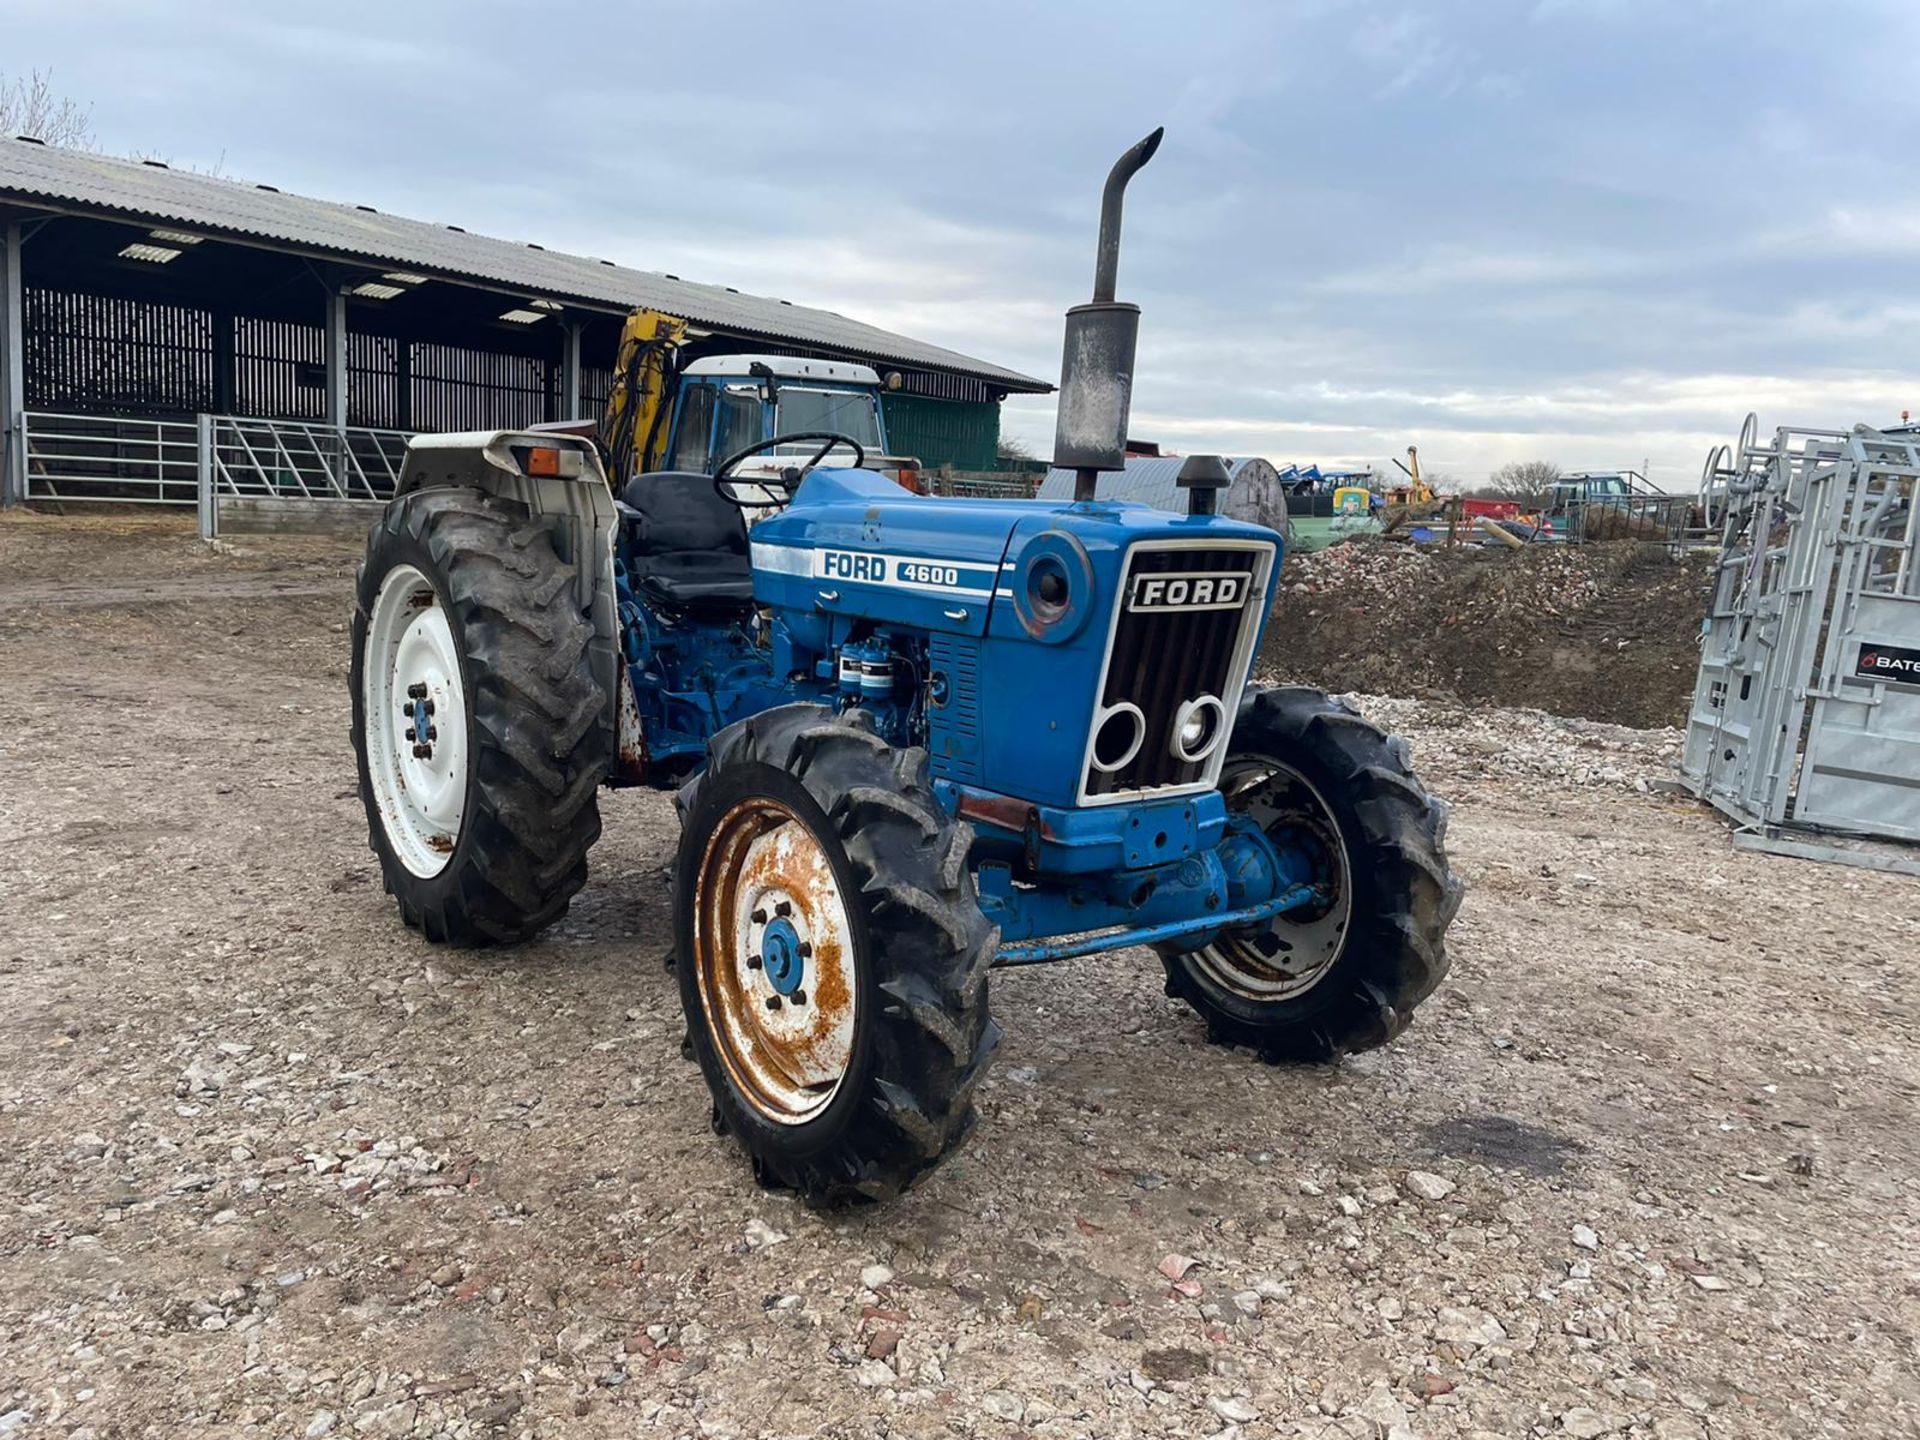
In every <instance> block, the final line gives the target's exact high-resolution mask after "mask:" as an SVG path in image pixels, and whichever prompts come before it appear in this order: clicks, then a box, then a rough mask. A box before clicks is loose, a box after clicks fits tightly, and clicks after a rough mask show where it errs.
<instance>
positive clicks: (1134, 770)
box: [1084, 545, 1273, 799]
mask: <svg viewBox="0 0 1920 1440" xmlns="http://www.w3.org/2000/svg"><path fill="white" fill-rule="evenodd" d="M1272 554H1273V552H1272V551H1271V550H1270V549H1266V548H1261V549H1235V550H1227V549H1211V548H1208V549H1193V548H1169V549H1159V548H1154V547H1152V546H1151V545H1136V546H1135V547H1134V548H1133V550H1132V551H1131V552H1130V553H1129V554H1128V556H1127V568H1126V576H1125V581H1124V583H1123V584H1122V586H1121V593H1120V595H1119V597H1118V598H1117V599H1116V601H1115V604H1116V605H1117V606H1118V607H1119V613H1118V614H1117V616H1116V617H1115V621H1114V629H1113V642H1112V647H1111V649H1110V650H1109V651H1108V656H1107V673H1106V681H1105V684H1104V686H1103V688H1102V691H1101V696H1100V706H1099V709H1098V710H1097V711H1096V712H1095V719H1096V721H1097V719H1098V716H1099V715H1101V714H1104V713H1105V712H1106V711H1107V710H1109V709H1111V708H1112V707H1113V706H1115V705H1120V704H1125V703H1131V704H1134V705H1137V706H1139V707H1140V711H1141V713H1142V715H1144V716H1145V719H1146V738H1145V739H1144V740H1143V741H1142V743H1141V745H1140V748H1139V751H1138V752H1137V753H1136V754H1135V755H1134V756H1133V758H1132V759H1131V760H1129V761H1128V762H1127V763H1126V764H1125V765H1123V766H1121V767H1120V768H1119V769H1118V770H1114V771H1111V772H1104V771H1101V770H1099V769H1098V768H1096V767H1095V766H1094V764H1093V763H1092V757H1091V755H1089V757H1088V761H1087V767H1086V772H1085V786H1084V794H1085V795H1086V796H1087V798H1089V799H1092V798H1095V797H1098V796H1102V795H1122V794H1127V793H1130V792H1134V791H1140V790H1163V789H1168V788H1173V787H1178V786H1188V785H1200V784H1203V783H1211V780H1212V777H1213V776H1215V775H1217V774H1218V766H1219V761H1220V755H1221V751H1222V750H1224V748H1225V746H1224V744H1223V745H1221V746H1219V747H1217V748H1216V749H1215V750H1214V752H1213V753H1212V754H1210V755H1208V756H1206V757H1205V758H1203V759H1201V760H1198V761H1183V760H1181V759H1180V758H1178V757H1177V756H1176V755H1175V754H1174V753H1173V752H1172V750H1171V749H1170V748H1169V744H1168V742H1169V741H1170V739H1171V738H1172V732H1173V720H1174V714H1175V712H1176V711H1177V710H1178V709H1179V707H1180V705H1181V703H1182V702H1183V701H1186V700H1190V699H1193V698H1194V697H1196V696H1199V695H1203V694H1205V695H1213V696H1217V697H1218V698H1219V699H1220V700H1221V702H1222V703H1223V705H1224V706H1225V708H1226V718H1227V722H1228V723H1229V724H1231V722H1232V718H1233V714H1234V710H1235V708H1236V705H1237V703H1238V701H1239V690H1240V686H1241V685H1242V684H1243V683H1244V679H1245V671H1246V667H1247V664H1248V661H1249V659H1250V656H1249V655H1248V654H1247V653H1246V649H1247V647H1250V646H1251V644H1252V639H1253V635H1254V633H1255V632H1256V631H1257V629H1258V627H1259V623H1260V610H1261V606H1262V605H1263V604H1264V602H1265V595H1266V587H1265V584H1264V583H1263V582H1264V580H1265V578H1266V577H1265V571H1266V567H1267V565H1268V564H1269V563H1270V560H1271V556H1272ZM1219 575H1236V576H1245V577H1246V580H1245V582H1244V594H1245V598H1244V599H1243V600H1242V601H1241V602H1240V603H1239V604H1238V605H1237V606H1236V607H1234V608H1232V609H1217V610H1207V609H1186V610H1139V609H1134V608H1132V607H1131V606H1130V604H1129V600H1130V597H1132V596H1133V594H1134V586H1135V582H1136V581H1137V580H1139V579H1140V578H1141V577H1149V578H1152V577H1161V576H1165V577H1180V576H1219Z"/></svg>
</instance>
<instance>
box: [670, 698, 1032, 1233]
mask: <svg viewBox="0 0 1920 1440" xmlns="http://www.w3.org/2000/svg"><path fill="white" fill-rule="evenodd" d="M679 803H680V812H681V827H682V828H681V841H680V855H679V861H678V864H677V866H676V869H675V878H676V894H675V932H676V962H675V968H676V970H677V972H678V976H679V983H680V1001H681V1006H682V1008H683V1009H684V1011H685V1013H686V1017H687V1029H688V1036H689V1039H690V1042H691V1045H692V1049H693V1054H694V1058H695V1059H697V1060H698V1061H699V1064H700V1068H701V1071H702V1073H703V1074H704V1075H705V1077H706V1081H707V1086H708V1089H709V1090H710V1091H711V1092H712V1094H713V1102H714V1121H715V1125H716V1128H719V1129H721V1130H725V1131H727V1132H730V1133H731V1134H733V1135H734V1136H735V1137H736V1138H737V1139H738V1140H739V1141H740V1143H741V1144H742V1145H743V1146H744V1147H745V1149H746V1151H747V1153H748V1155H749V1156H750V1157H751V1159H752V1161H753V1166H754V1172H755V1174H756V1175H757V1176H758V1177H759V1178H760V1179H761V1181H762V1182H763V1183H765V1184H769V1185H778V1186H784V1187H789V1188H792V1189H794V1190H797V1191H799V1192H800V1194H801V1196H802V1198H804V1199H805V1200H806V1201H807V1202H808V1203H809V1204H812V1205H834V1204H841V1203H846V1202H850V1201H856V1200H863V1199H867V1200H872V1199H885V1198H888V1197H890V1196H893V1195H896V1194H898V1193H900V1192H901V1191H902V1190H905V1189H907V1188H908V1187H909V1186H911V1185H913V1184H914V1183H915V1182H917V1181H918V1180H919V1179H920V1178H921V1177H922V1176H923V1175H925V1174H926V1173H927V1172H928V1171H930V1170H931V1169H933V1167H934V1166H936V1165H938V1164H939V1163H940V1162H941V1161H942V1160H943V1159H944V1158H945V1157H946V1156H947V1155H949V1154H951V1153H952V1152H953V1150H954V1149H955V1148H957V1147H958V1146H959V1144H960V1143H961V1142H962V1141H963V1140H964V1139H965V1138H966V1136H967V1134H968V1133H969V1132H970V1131H971V1130H972V1128H973V1125H974V1109H973V1102H972V1095H973V1090H974V1087H975V1085H977V1084H978V1082H979V1080H980V1077H981V1075H982V1074H983V1073H984V1071H985V1068H986V1064H987V1060H988V1057H989V1056H990V1055H991V1054H992V1052H993V1050H994V1047H995V1046H996V1045H997V1044H998V1042H999V1035H1000V1032H999V1027H998V1026H996V1025H995V1024H994V1023H993V1021H992V1020H991V1019H990V1018H989V1016H988V1013H987V966H988V964H989V962H990V961H991V960H992V957H993V951H994V937H995V933H996V932H995V931H994V930H993V929H992V927H991V926H989V925H988V924H987V922H986V920H985V919H984V917H982V915H981V914H980V909H979V906H978V905H977V904H976V903H975V901H974V898H973V894H972V889H971V883H970V877H969V875H968V871H967V865H966V859H967V850H968V847H969V846H970V845H971V843H972V832H971V830H970V828H969V827H968V826H966V825H965V824H963V823H959V822H956V821H954V820H952V819H950V818H949V817H948V816H947V815H946V813H945V812H944V811H943V810H942V809H941V808H940V806H939V805H938V803H937V802H936V801H935V800H934V797H933V793H932V789H931V787H930V785H929V783H928V779H927V757H926V752H925V751H924V750H920V749H913V750H894V749H892V748H891V747H889V746H888V745H887V744H886V743H885V742H884V741H882V740H881V739H880V738H879V737H878V736H876V735H875V734H874V733H873V731H872V730H871V729H870V728H868V726H867V724H866V722H865V717H864V716H859V715H850V716H834V715H832V714H830V713H829V712H827V711H825V710H822V709H820V708H819V707H817V706H812V705H789V706H783V707H781V708H779V709H775V710H770V711H767V712H765V713H764V714H761V715H757V716H754V717H753V718H752V719H750V720H746V721H743V722H741V723H740V724H738V725H734V726H731V727H729V728H728V729H727V730H724V731H722V732H721V733H720V734H719V735H717V736H716V737H715V738H714V741H713V744H712V747H711V752H710V761H709V764H708V766H707V768H706V770H705V771H703V772H702V773H701V775H700V776H699V777H698V778H697V779H695V780H694V781H693V782H691V783H690V784H689V785H688V786H687V787H686V788H685V789H684V790H682V791H681V792H680V801H679Z"/></svg>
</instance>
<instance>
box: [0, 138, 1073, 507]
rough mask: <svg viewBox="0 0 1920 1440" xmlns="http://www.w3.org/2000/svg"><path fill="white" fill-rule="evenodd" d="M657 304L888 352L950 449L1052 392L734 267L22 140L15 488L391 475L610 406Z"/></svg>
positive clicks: (977, 458) (912, 419) (12, 179)
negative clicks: (701, 273) (628, 339)
mask: <svg viewBox="0 0 1920 1440" xmlns="http://www.w3.org/2000/svg"><path fill="white" fill-rule="evenodd" d="M635 307H645V308H648V309H652V310H658V311H661V312H663V313H665V314H669V315H674V316H678V317H680V318H682V319H685V320H686V321H688V322H689V324H690V325H691V326H692V327H693V328H692V331H691V333H692V334H693V336H694V338H695V343H694V345H693V346H692V347H691V349H690V353H689V354H688V355H687V358H689V359H697V358H699V357H700V356H702V355H710V354H719V353H725V352H728V351H732V352H739V351H741V350H751V351H754V352H757V353H769V352H771V353H776V354H786V355H796V356H804V357H811V358H818V359H830V360H852V361H857V362H859V363H861V364H865V365H870V366H872V367H873V368H874V369H875V370H877V371H879V372H880V374H881V375H882V376H884V377H886V381H887V384H888V386H889V391H888V394H887V397H886V400H885V402H884V404H885V414H886V419H887V428H888V433H889V439H890V441H891V445H892V448H893V449H894V450H895V451H896V452H898V453H903V454H911V455H916V456H918V457H919V458H920V459H921V460H922V461H923V462H925V463H926V464H928V465H931V466H937V465H941V464H949V465H952V466H954V467H955V468H958V469H963V470H966V469H990V468H992V467H993V464H994V457H995V453H996V449H997V442H998V438H999V402H1000V401H1001V400H1002V399H1003V398H1005V397H1006V396H1007V395H1009V394H1014V393H1029V394H1033V393H1043V392H1045V391H1047V390H1050V389H1051V388H1052V387H1051V386H1050V385H1049V384H1048V383H1047V382H1045V381H1043V380H1038V379H1035V378H1033V377H1032V376H1028V375H1023V374H1020V373H1019V372H1017V371H1014V370H1009V369H1007V368H1005V367H1003V366H999V365H995V364H992V363H990V362H988V361H984V360H977V359H974V358H972V357H970V356H967V355H962V354H959V353H958V352H956V351H953V350H949V349H946V348H944V347H942V346H938V345H934V344H930V343H928V342H925V341H922V340H916V339H913V338H910V337H908V336H904V335H897V334H894V333H892V332H889V331H886V330H882V329H880V328H878V327H876V326H872V325H867V324H863V323H861V322H860V321H858V320H853V319H849V318H847V317H846V316H843V315H839V314H836V313H834V312H831V311H826V310H820V309H814V308H810V307H808V306H805V305H798V304H794V303H792V302H789V301H787V300H783V299H779V298H776V297H770V296H759V295H747V294H742V293H741V292H740V291H738V290H737V289H735V288H733V287H731V286H727V285H720V284H707V283H701V282H698V281H693V280H688V279H683V278H681V277H680V276H677V275H668V274H659V273H654V272H650V271H643V270H634V269H628V268H626V267H623V266H619V265H615V264H614V263H613V262H611V261H608V260H600V259H593V258H590V257H587V256H580V255H570V254H565V253H563V252H560V251H557V250H552V249H548V248H547V247H546V246H545V245H543V244H537V243H532V242H524V241H510V240H501V239H493V238H490V237H488V236H484V235H476V234H472V233H469V232H468V231H467V230H465V229H463V228H462V227H460V226H458V225H447V224H434V223H430V222H427V221H423V220H413V219H407V218H404V217H401V216H397V215H387V214H382V213H380V212H378V211H376V210H374V209H372V208H371V207H369V206H366V205H356V204H352V203H347V202H342V201H336V200H321V199H313V198H309V197H305V196H300V195H294V194H289V193H286V192H284V191H282V190H280V189H278V188H276V187H275V186H273V185H270V184H250V183H242V182H239V181H235V180H228V179H220V178H215V177H212V176H208V175H203V174H198V173H195V172H191V171H185V170H177V169H172V168H170V167H168V166H167V165H164V164H160V163H158V162H156V161H150V160H149V161H142V160H131V159H118V158H114V157H110V156H105V155H96V154H91V153H87V152H83V151H78V150H69V149H62V148H59V147H55V146H51V145H44V144H41V143H39V142H38V141H35V140H32V139H6V138H0V430H3V431H4V446H0V462H4V464H3V466H0V497H4V499H5V500H6V501H7V502H8V503H18V502H19V501H22V500H58V501H84V500H88V499H113V500H117V501H123V502H124V501H133V502H144V503H160V504H169V503H182V504H184V503H191V502H192V501H193V500H194V498H195V494H196V485H197V483H198V475H199V472H200V471H201V469H202V468H203V466H204V464H205V463H206V462H207V460H208V456H209V451H210V450H211V452H212V454H213V455H214V457H215V458H216V459H217V461H218V463H219V464H220V465H221V466H222V467H223V472H222V473H223V474H227V471H228V469H229V468H231V467H238V468H239V469H241V470H244V471H246V472H247V474H246V475H245V476H243V477H241V478H243V479H245V480H246V481H247V484H248V486H253V485H256V484H270V485H272V486H274V487H277V488H280V489H285V488H287V487H288V486H289V485H293V486H297V487H298V488H299V489H301V490H303V491H312V490H314V489H316V488H317V489H318V490H320V491H322V492H332V493H347V494H360V493H362V492H363V491H366V492H370V493H373V494H378V493H379V491H380V489H381V487H382V485H383V484H384V483H387V476H388V473H389V471H390V470H391V468H392V465H393V463H394V459H395V457H396V456H397V454H398V453H399V452H400V451H401V450H402V449H404V446H405V442H406V438H407V437H408V436H409V435H412V434H415V433H419V432H422V431H435V430H465V429H490V428H511V427H516V426H521V425H525V424H528V423H533V422H540V421H548V420H561V419H570V418H573V417H575V416H579V415H595V414H597V413H598V408H599V406H600V405H601V403H602V402H603V401H604V400H605V398H606V395H607V393H608V391H609V389H610V387H611V385H612V367H613V360H614V347H615V342H616V340H617V338H618V334H619V329H620V323H621V320H622V318H623V317H624V316H625V315H626V313H627V312H628V311H629V310H631V309H633V308H635ZM209 436H212V437H213V439H212V440H211V441H210V440H209V439H208V437H209ZM229 478H231V476H229ZM236 483H237V482H236ZM243 488H244V487H243Z"/></svg>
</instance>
